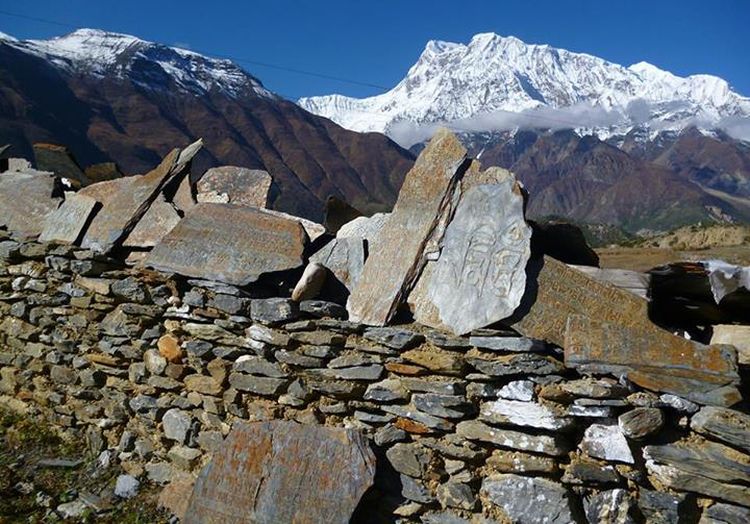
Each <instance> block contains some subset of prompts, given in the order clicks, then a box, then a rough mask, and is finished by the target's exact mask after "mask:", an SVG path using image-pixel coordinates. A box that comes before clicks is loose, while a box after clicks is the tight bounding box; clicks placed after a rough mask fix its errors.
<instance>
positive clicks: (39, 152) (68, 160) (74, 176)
mask: <svg viewBox="0 0 750 524" xmlns="http://www.w3.org/2000/svg"><path fill="white" fill-rule="evenodd" d="M34 160H35V161H36V167H37V169H39V170H41V171H50V172H52V173H54V174H56V175H57V176H60V177H64V178H67V179H68V180H70V181H71V182H72V183H73V184H74V185H76V186H78V187H80V186H85V185H88V184H89V182H90V181H89V179H88V177H87V176H86V175H85V174H84V173H83V170H82V169H81V166H79V165H78V163H77V162H76V161H75V159H74V158H73V155H71V154H70V151H68V148H66V147H64V146H59V145H55V144H34Z"/></svg>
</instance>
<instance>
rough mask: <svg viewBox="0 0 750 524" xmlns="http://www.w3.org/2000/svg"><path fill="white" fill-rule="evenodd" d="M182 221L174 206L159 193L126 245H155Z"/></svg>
mask: <svg viewBox="0 0 750 524" xmlns="http://www.w3.org/2000/svg"><path fill="white" fill-rule="evenodd" d="M179 222H180V215H179V214H177V210H176V209H175V208H174V206H173V205H172V204H171V203H169V202H167V201H166V200H165V199H164V196H163V195H159V196H158V197H157V198H156V200H154V202H153V203H152V204H151V205H150V206H149V208H148V211H146V213H145V214H144V215H143V217H141V219H140V220H139V221H138V223H137V224H136V225H135V227H134V228H133V230H132V231H131V232H130V234H129V235H128V237H127V238H126V239H125V242H123V245H124V246H125V247H154V246H155V245H156V244H158V243H159V241H161V239H162V238H164V235H166V234H167V233H169V232H170V231H172V229H174V227H175V226H176V225H177V224H178V223H179Z"/></svg>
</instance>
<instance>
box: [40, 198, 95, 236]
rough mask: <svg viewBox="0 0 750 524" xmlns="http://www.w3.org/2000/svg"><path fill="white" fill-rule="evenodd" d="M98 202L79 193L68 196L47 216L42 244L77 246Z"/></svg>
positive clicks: (42, 233) (42, 234)
mask: <svg viewBox="0 0 750 524" xmlns="http://www.w3.org/2000/svg"><path fill="white" fill-rule="evenodd" d="M96 206H97V202H96V200H94V199H93V198H91V197H87V196H85V195H79V194H77V193H74V194H71V195H68V196H67V197H66V198H65V201H63V203H62V204H60V207H58V208H57V209H56V210H54V211H52V212H51V213H50V214H49V215H47V217H46V219H45V221H44V229H43V230H42V232H41V234H40V235H39V241H40V242H55V243H58V244H76V243H77V242H79V241H80V239H81V235H82V234H83V231H84V228H85V227H86V225H87V224H88V222H89V219H90V218H91V217H92V215H93V213H94V210H95V209H96Z"/></svg>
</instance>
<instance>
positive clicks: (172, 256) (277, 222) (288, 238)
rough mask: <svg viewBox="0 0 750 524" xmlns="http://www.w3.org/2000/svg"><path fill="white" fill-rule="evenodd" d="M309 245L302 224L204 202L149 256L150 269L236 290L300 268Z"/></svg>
mask: <svg viewBox="0 0 750 524" xmlns="http://www.w3.org/2000/svg"><path fill="white" fill-rule="evenodd" d="M306 242H307V234H306V233H305V230H304V229H303V228H302V225H301V224H300V223H299V222H297V221H295V220H290V219H287V218H282V217H278V216H276V215H274V214H271V213H267V212H266V211H263V210H260V209H257V208H253V207H247V206H234V205H231V204H208V203H203V204H198V205H196V206H195V207H194V208H193V209H192V210H190V211H189V212H188V214H187V215H185V217H184V218H183V219H182V220H181V221H180V222H179V223H178V224H177V226H175V227H174V229H172V230H171V231H170V232H169V233H168V234H167V235H165V236H164V237H163V238H162V239H161V242H159V243H158V244H157V245H156V247H154V249H153V250H152V251H151V252H150V253H149V254H148V256H147V257H146V259H145V261H144V264H145V265H146V266H149V267H152V268H154V269H158V270H160V271H165V272H168V273H178V274H180V275H184V276H188V277H195V278H202V279H206V280H217V281H219V282H225V283H227V284H232V285H235V286H244V285H246V284H249V283H251V282H254V281H256V280H257V279H258V278H259V277H260V275H262V274H264V273H271V272H274V271H283V270H287V269H294V268H297V267H300V266H301V265H302V263H303V253H304V249H305V244H306Z"/></svg>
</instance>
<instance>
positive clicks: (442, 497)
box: [0, 235, 750, 524]
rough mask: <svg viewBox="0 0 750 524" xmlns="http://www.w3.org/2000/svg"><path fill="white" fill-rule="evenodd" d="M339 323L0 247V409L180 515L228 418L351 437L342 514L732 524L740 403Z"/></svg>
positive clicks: (152, 277) (483, 335)
mask: <svg viewBox="0 0 750 524" xmlns="http://www.w3.org/2000/svg"><path fill="white" fill-rule="evenodd" d="M345 317H346V311H345V310H344V308H343V307H341V306H340V305H336V304H333V303H329V302H323V301H314V300H313V301H302V302H300V303H296V302H293V301H292V300H290V299H288V298H274V297H251V296H248V295H247V293H246V292H244V291H242V290H241V289H240V288H237V287H233V286H229V285H225V284H220V283H216V282H211V281H205V280H189V279H185V278H182V277H175V276H170V275H166V274H161V273H158V272H154V271H148V270H137V269H132V268H125V267H124V266H123V265H121V264H120V263H118V262H115V261H114V260H112V259H108V258H106V257H104V256H102V255H98V254H95V253H93V252H91V251H89V250H85V249H81V248H77V247H74V246H56V245H53V244H45V243H37V242H31V241H29V242H22V241H16V240H12V239H10V237H8V236H7V235H5V236H4V238H2V239H0V318H1V319H2V320H1V321H0V406H2V407H3V408H5V409H13V410H17V411H22V412H26V413H30V414H37V415H40V416H43V417H45V418H46V419H48V420H49V421H51V422H52V423H53V424H55V425H56V426H57V427H59V428H60V430H61V431H62V432H64V433H66V434H68V435H70V436H72V437H74V438H80V439H85V441H86V442H87V444H88V447H89V449H90V451H91V453H92V456H102V454H105V456H107V457H108V459H109V460H111V461H113V462H116V463H118V464H119V465H120V467H121V468H122V469H123V471H124V472H125V474H127V475H128V476H129V477H132V478H134V479H137V480H138V481H139V482H142V483H155V484H158V485H163V486H165V488H164V492H163V497H162V498H163V500H162V502H163V503H164V504H165V505H166V506H167V507H169V509H170V510H171V511H172V512H174V513H175V514H176V515H177V516H178V517H182V518H184V517H185V511H186V508H187V504H188V501H189V499H190V493H191V490H192V483H193V481H194V479H195V477H196V476H197V475H198V473H199V472H200V471H201V468H202V467H204V466H205V465H206V464H207V463H208V462H209V460H210V459H211V457H212V456H213V455H214V454H216V453H218V452H220V451H221V450H222V449H223V448H224V446H225V445H226V443H225V438H226V437H227V435H229V434H230V430H231V428H232V427H233V425H235V426H236V425H237V424H236V423H237V422H255V421H272V420H285V421H292V422H294V423H298V424H300V425H301V427H310V426H316V427H317V426H325V427H329V428H350V429H352V430H356V432H357V433H358V434H359V433H360V432H361V434H362V435H364V437H366V443H367V446H368V447H369V448H370V449H371V450H372V452H373V453H374V456H375V457H376V461H375V464H376V467H375V474H374V481H372V482H366V479H365V485H364V486H363V487H364V488H366V493H365V494H364V496H363V497H362V498H361V500H359V501H355V502H356V503H357V504H358V508H357V510H356V512H355V513H354V514H353V516H352V518H351V520H352V522H426V523H432V524H458V523H469V522H471V523H480V522H481V523H485V524H491V523H506V522H519V523H526V522H528V523H532V522H554V523H563V522H589V523H599V522H612V523H627V522H653V523H662V522H663V523H674V522H701V523H704V524H705V523H746V522H748V521H750V509H748V507H750V455H749V454H748V453H750V416H748V415H747V414H745V413H744V412H743V411H744V410H745V405H744V404H742V403H740V404H736V405H735V406H734V407H733V408H724V407H712V406H706V405H703V406H701V405H699V404H696V403H694V402H692V401H690V400H687V399H685V398H683V397H680V396H675V395H672V394H659V393H658V392H653V391H648V390H647V389H643V388H640V387H637V386H635V385H634V384H633V383H631V382H628V381H627V380H625V379H620V378H618V377H617V376H616V374H599V375H597V374H594V375H591V376H582V375H581V374H579V373H578V372H577V371H575V370H573V369H570V368H566V366H565V364H564V360H563V354H562V350H561V349H560V348H559V347H557V346H555V345H551V344H547V343H544V342H542V341H538V340H533V339H529V338H524V337H521V336H519V335H518V334H517V333H515V332H513V331H510V330H508V331H499V330H488V329H480V330H474V331H472V332H471V333H470V334H469V335H466V336H461V337H458V336H448V335H445V334H442V333H440V332H438V331H435V330H430V329H427V328H425V327H423V326H420V325H417V324H408V325H397V326H392V327H382V328H378V327H367V326H364V325H360V324H357V323H353V322H349V321H347V320H343V318H345ZM313 449H314V448H313ZM342 466H343V465H342V464H336V463H332V464H331V471H338V470H341V471H344V470H345V469H346V468H343V467H342ZM331 471H329V472H321V471H308V472H306V478H305V482H306V483H308V484H309V485H310V486H312V487H313V488H314V487H315V486H316V478H317V477H318V476H320V475H326V474H331ZM360 481H361V479H360ZM370 483H372V486H370V485H369V484H370ZM278 503H279V504H283V503H284V501H283V500H282V501H279V502H278ZM342 507H343V506H342ZM311 511H312V510H311ZM339 517H341V518H342V519H343V521H344V522H345V521H347V520H348V519H349V515H348V514H347V515H339ZM188 518H189V517H188ZM311 521H314V519H312V520H311Z"/></svg>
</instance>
